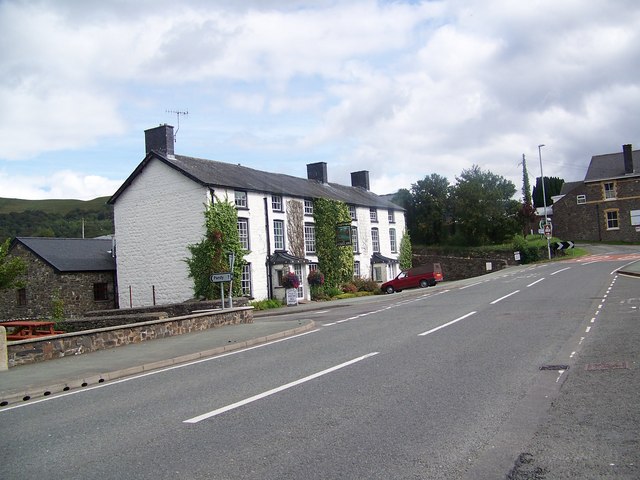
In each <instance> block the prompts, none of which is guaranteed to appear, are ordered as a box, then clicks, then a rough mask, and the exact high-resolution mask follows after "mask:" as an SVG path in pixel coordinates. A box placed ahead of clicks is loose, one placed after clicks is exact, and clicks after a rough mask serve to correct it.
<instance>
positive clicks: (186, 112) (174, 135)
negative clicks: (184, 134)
mask: <svg viewBox="0 0 640 480" xmlns="http://www.w3.org/2000/svg"><path fill="white" fill-rule="evenodd" d="M166 112H167V113H174V114H175V115H176V120H177V124H176V127H177V128H176V131H175V132H174V133H173V143H175V142H177V141H178V130H180V115H183V116H187V115H189V110H184V111H181V110H166Z"/></svg>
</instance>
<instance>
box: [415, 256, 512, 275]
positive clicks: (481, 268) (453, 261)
mask: <svg viewBox="0 0 640 480" xmlns="http://www.w3.org/2000/svg"><path fill="white" fill-rule="evenodd" d="M429 263H439V264H440V266H441V267H442V275H443V276H444V279H445V280H447V281H450V280H463V279H465V278H470V277H478V276H480V275H484V274H485V273H491V272H495V271H498V270H502V269H503V268H505V267H506V266H507V265H514V264H515V262H514V260H513V257H512V258H511V259H507V258H506V257H498V256H495V257H492V258H473V257H468V258H464V257H449V256H443V255H420V254H414V255H413V266H414V267H417V266H419V265H425V264H429ZM487 266H490V267H491V269H490V270H488V269H487Z"/></svg>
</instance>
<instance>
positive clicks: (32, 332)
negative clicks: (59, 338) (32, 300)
mask: <svg viewBox="0 0 640 480" xmlns="http://www.w3.org/2000/svg"><path fill="white" fill-rule="evenodd" d="M0 326H2V327H5V328H6V329H7V340H26V339H28V338H38V337H44V336H48V335H58V334H60V333H64V332H63V331H61V330H56V329H55V328H54V326H55V322H37V321H31V320H16V321H12V322H0ZM10 329H11V330H10Z"/></svg>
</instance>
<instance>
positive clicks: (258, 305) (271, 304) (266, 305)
mask: <svg viewBox="0 0 640 480" xmlns="http://www.w3.org/2000/svg"><path fill="white" fill-rule="evenodd" d="M250 305H251V306H252V307H253V308H255V309H256V310H269V309H271V308H280V307H282V306H283V305H282V302H281V301H280V300H276V299H273V298H271V299H268V300H255V301H253V302H250Z"/></svg>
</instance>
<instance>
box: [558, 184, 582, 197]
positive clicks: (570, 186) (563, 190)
mask: <svg viewBox="0 0 640 480" xmlns="http://www.w3.org/2000/svg"><path fill="white" fill-rule="evenodd" d="M583 184H584V182H564V183H563V184H562V188H561V189H560V195H567V194H568V193H569V192H570V191H571V190H573V189H575V188H578V187H579V186H580V185H583Z"/></svg>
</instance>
